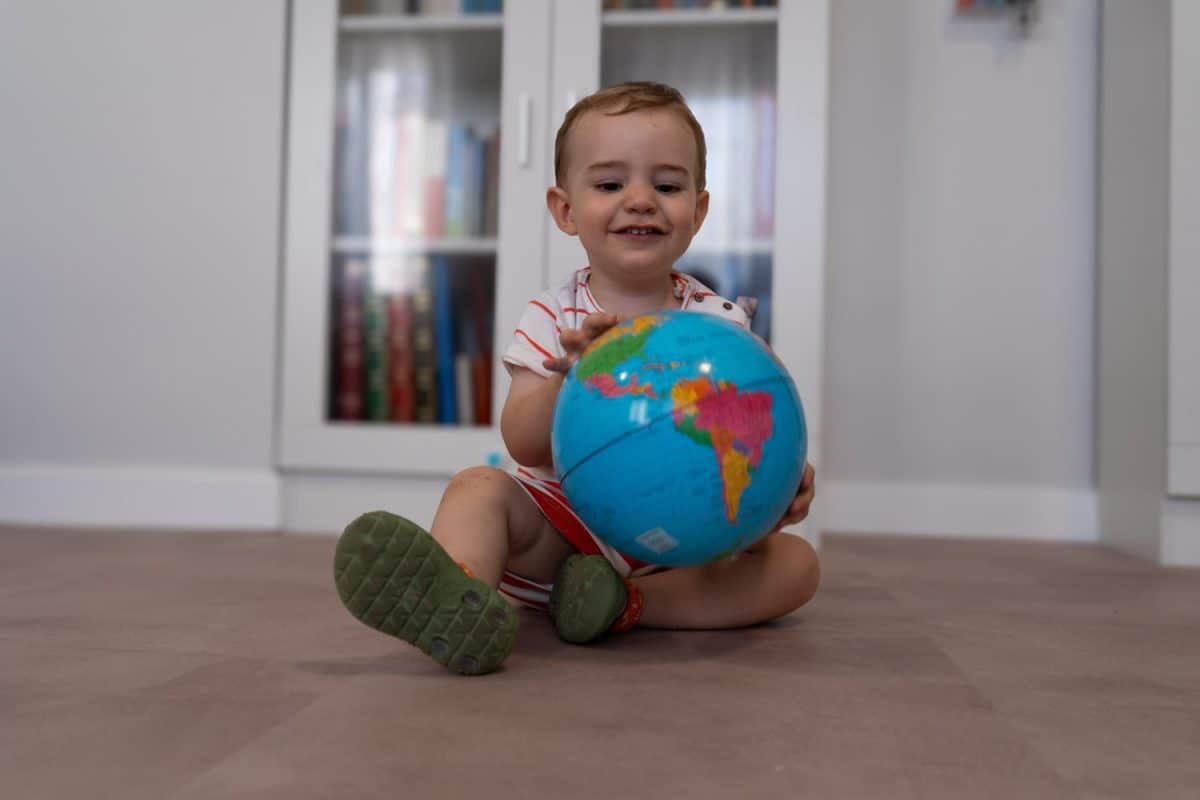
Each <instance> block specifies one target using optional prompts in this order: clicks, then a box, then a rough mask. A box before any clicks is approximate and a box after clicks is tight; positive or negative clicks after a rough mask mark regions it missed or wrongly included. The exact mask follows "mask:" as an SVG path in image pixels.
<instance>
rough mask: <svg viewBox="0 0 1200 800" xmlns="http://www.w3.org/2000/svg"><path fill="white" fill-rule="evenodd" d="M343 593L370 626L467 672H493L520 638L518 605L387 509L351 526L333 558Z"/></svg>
mask: <svg viewBox="0 0 1200 800" xmlns="http://www.w3.org/2000/svg"><path fill="white" fill-rule="evenodd" d="M333 577H334V582H335V583H336V584H337V591H338V597H340V598H341V600H342V604H343V605H344V606H346V610H348V611H349V612H350V613H351V614H352V615H354V617H355V618H357V619H358V620H359V621H360V622H362V623H363V624H364V625H367V626H369V627H371V628H374V629H375V630H377V631H381V632H383V633H386V634H388V635H390V636H395V637H396V638H398V639H402V640H403V641H406V642H408V643H409V644H412V645H414V646H416V647H418V648H419V649H420V650H421V651H422V652H424V653H425V654H427V655H428V656H429V657H430V658H432V659H433V660H434V661H436V662H438V663H439V664H441V665H443V666H444V667H446V668H447V669H449V670H450V671H451V672H456V673H459V674H460V675H482V674H484V673H488V672H492V671H493V670H495V669H496V668H497V667H499V666H500V664H501V663H502V662H503V661H504V659H505V658H506V657H507V656H508V654H509V653H510V652H512V649H513V645H514V644H515V643H516V639H517V628H518V626H519V624H520V621H519V619H518V617H517V614H516V612H515V610H514V609H513V608H512V606H510V605H509V603H508V601H507V600H505V599H504V597H503V596H501V595H500V593H499V592H497V591H496V590H495V589H493V588H492V587H490V586H488V585H487V584H486V583H484V582H483V581H481V580H478V579H476V578H472V577H471V576H469V575H467V573H466V572H464V571H463V569H462V567H460V566H459V565H458V564H456V563H455V562H454V560H453V559H452V558H450V555H449V554H448V553H447V552H446V551H445V550H443V549H442V546H441V545H440V544H438V543H437V541H436V540H435V539H434V538H433V537H432V536H430V535H429V533H427V532H426V531H425V530H424V529H423V528H421V526H419V525H417V524H416V523H414V522H411V521H409V520H407V519H404V518H403V517H398V516H396V515H395V514H389V513H387V512H386V511H372V512H370V513H367V514H363V515H362V516H361V517H359V518H358V519H356V520H354V521H353V522H351V523H350V524H349V525H348V526H346V530H345V531H344V532H343V533H342V535H341V538H340V539H338V543H337V549H336V551H335V553H334V559H333Z"/></svg>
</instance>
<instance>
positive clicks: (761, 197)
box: [753, 91, 775, 236]
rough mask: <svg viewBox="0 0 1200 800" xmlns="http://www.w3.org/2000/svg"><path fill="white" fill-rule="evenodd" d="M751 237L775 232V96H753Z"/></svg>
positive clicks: (766, 92)
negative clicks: (752, 227) (752, 223)
mask: <svg viewBox="0 0 1200 800" xmlns="http://www.w3.org/2000/svg"><path fill="white" fill-rule="evenodd" d="M754 133H755V136H754V165H753V166H754V235H755V236H770V235H771V234H772V233H773V232H774V231H775V95H774V94H772V93H771V92H769V91H763V92H759V93H757V94H756V95H755V97H754Z"/></svg>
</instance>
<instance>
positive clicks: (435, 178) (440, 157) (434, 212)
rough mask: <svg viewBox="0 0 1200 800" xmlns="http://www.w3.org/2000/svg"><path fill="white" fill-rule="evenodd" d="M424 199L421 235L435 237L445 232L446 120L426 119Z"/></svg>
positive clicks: (443, 234)
mask: <svg viewBox="0 0 1200 800" xmlns="http://www.w3.org/2000/svg"><path fill="white" fill-rule="evenodd" d="M426 127H427V136H426V151H425V159H424V161H425V167H424V169H425V173H424V187H423V198H424V203H425V213H424V220H423V222H424V225H423V235H425V236H427V237H429V238H432V239H436V238H439V237H442V236H445V235H446V147H447V141H446V137H447V135H448V133H447V131H446V123H445V122H442V121H441V120H438V119H430V120H427V123H426Z"/></svg>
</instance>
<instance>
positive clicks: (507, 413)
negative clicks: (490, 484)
mask: <svg viewBox="0 0 1200 800" xmlns="http://www.w3.org/2000/svg"><path fill="white" fill-rule="evenodd" d="M617 322H618V318H617V317H616V316H615V315H613V314H591V315H589V316H588V317H587V318H586V319H584V321H583V326H582V327H580V328H578V329H573V330H565V331H563V332H562V335H561V336H560V337H559V342H560V343H561V344H562V347H563V350H564V352H565V355H563V356H562V357H560V358H548V359H546V360H545V362H543V363H542V366H543V367H545V368H546V369H548V370H550V371H551V375H550V376H549V377H545V378H544V377H542V376H541V375H539V374H537V373H536V372H534V371H533V370H530V369H526V368H524V367H517V366H514V367H513V368H512V383H511V384H510V385H509V387H508V397H507V398H505V400H504V410H503V411H502V412H501V414H500V435H501V436H502V437H503V438H504V446H505V447H507V448H508V452H509V454H510V455H511V456H512V457H513V459H514V460H515V461H516V462H517V463H518V464H522V465H524V466H526V467H540V466H544V465H548V464H550V463H551V462H552V458H551V455H550V428H551V426H552V425H553V422H554V403H555V401H557V400H558V390H559V389H561V388H562V383H563V378H564V377H566V374H567V372H568V371H569V370H570V369H571V365H572V364H574V363H575V362H576V361H577V360H578V359H579V356H580V355H581V354H582V353H583V351H584V350H585V349H586V348H587V346H588V345H589V344H591V342H592V340H593V339H595V338H596V337H597V336H599V335H600V334H602V333H604V332H605V331H606V330H608V329H609V328H611V327H612V326H613V325H615V324H616V323H617Z"/></svg>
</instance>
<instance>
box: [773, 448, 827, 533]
mask: <svg viewBox="0 0 1200 800" xmlns="http://www.w3.org/2000/svg"><path fill="white" fill-rule="evenodd" d="M816 479H817V473H816V470H814V469H813V468H812V464H805V465H804V475H803V476H802V477H801V478H800V488H799V489H798V490H797V491H796V498H795V499H794V500H792V504H791V505H790V506H788V509H787V511H786V512H784V515H783V519H781V520H779V524H778V525H776V526H775V527H774V528H772V529H771V533H775V532H776V531H778V530H782V529H783V528H786V527H787V526H788V525H795V524H796V523H798V522H803V521H804V518H805V517H807V516H808V507H809V506H811V505H812V501H813V498H814V497H816V496H817V491H816V486H815V483H816Z"/></svg>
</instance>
